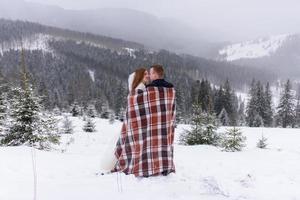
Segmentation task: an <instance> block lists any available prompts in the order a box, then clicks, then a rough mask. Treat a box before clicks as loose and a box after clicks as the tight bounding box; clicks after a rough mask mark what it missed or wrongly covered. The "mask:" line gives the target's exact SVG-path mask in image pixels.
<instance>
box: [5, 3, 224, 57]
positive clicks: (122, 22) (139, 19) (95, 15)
mask: <svg viewBox="0 0 300 200" xmlns="http://www.w3.org/2000/svg"><path fill="white" fill-rule="evenodd" d="M0 17H2V18H7V19H13V20H15V19H20V20H28V21H32V22H38V23H42V24H45V25H50V26H55V27H60V28H68V29H71V30H75V31H80V32H90V33H94V34H99V35H105V36H108V37H113V38H120V39H124V40H127V41H134V42H138V43H141V44H144V45H145V46H147V47H148V48H149V49H153V50H159V49H166V50H170V51H173V52H177V53H187V54H192V55H196V56H202V57H207V58H208V57H211V58H212V56H213V52H214V51H216V50H217V49H218V48H220V47H221V46H222V45H223V44H224V43H219V42H220V41H218V37H217V35H214V34H213V33H214V32H215V31H211V32H210V33H209V31H207V29H206V28H203V30H198V29H195V28H192V27H190V26H189V25H186V24H185V23H183V22H180V21H178V20H174V19H169V18H158V17H156V16H154V15H152V14H148V13H145V12H142V11H137V10H133V9H125V8H99V9H94V10H67V9H63V8H60V7H58V6H48V5H42V4H38V3H32V2H25V1H22V0H13V1H10V0H1V1H0ZM215 41H218V42H215Z"/></svg>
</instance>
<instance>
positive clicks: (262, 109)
mask: <svg viewBox="0 0 300 200" xmlns="http://www.w3.org/2000/svg"><path fill="white" fill-rule="evenodd" d="M246 114H247V116H246V121H247V124H248V126H250V127H259V126H262V125H266V126H271V125H272V124H273V111H272V94H271V91H270V86H269V83H267V85H266V86H265V89H264V87H263V85H262V84H261V82H260V81H257V82H256V81H255V80H253V81H252V83H251V88H250V91H249V101H248V104H247V109H246ZM260 118H261V119H262V121H263V123H261V122H260Z"/></svg>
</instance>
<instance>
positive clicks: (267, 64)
mask: <svg viewBox="0 0 300 200" xmlns="http://www.w3.org/2000/svg"><path fill="white" fill-rule="evenodd" d="M216 59H217V60H223V61H228V62H231V63H234V64H238V65H243V66H255V67H258V68H264V69H266V70H269V71H272V72H274V73H275V74H277V75H278V77H280V78H293V79H297V80H300V35H298V34H294V35H276V36H270V37H265V38H259V39H256V40H253V41H247V42H242V43H238V44H232V45H228V46H225V47H224V48H222V49H220V50H219V51H218V56H217V58H216Z"/></svg>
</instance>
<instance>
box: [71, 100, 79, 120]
mask: <svg viewBox="0 0 300 200" xmlns="http://www.w3.org/2000/svg"><path fill="white" fill-rule="evenodd" d="M71 113H72V116H73V117H77V116H79V115H80V107H79V105H78V103H77V102H76V101H75V102H74V103H73V104H72V105H71Z"/></svg>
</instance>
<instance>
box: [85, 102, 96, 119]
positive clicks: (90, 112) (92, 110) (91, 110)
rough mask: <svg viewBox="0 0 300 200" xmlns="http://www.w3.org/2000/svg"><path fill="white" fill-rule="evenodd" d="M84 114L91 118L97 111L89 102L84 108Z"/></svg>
mask: <svg viewBox="0 0 300 200" xmlns="http://www.w3.org/2000/svg"><path fill="white" fill-rule="evenodd" d="M86 115H87V116H88V117H91V118H95V117H96V115H97V111H96V108H95V105H94V104H92V103H90V104H89V105H88V107H87V109H86Z"/></svg>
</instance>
